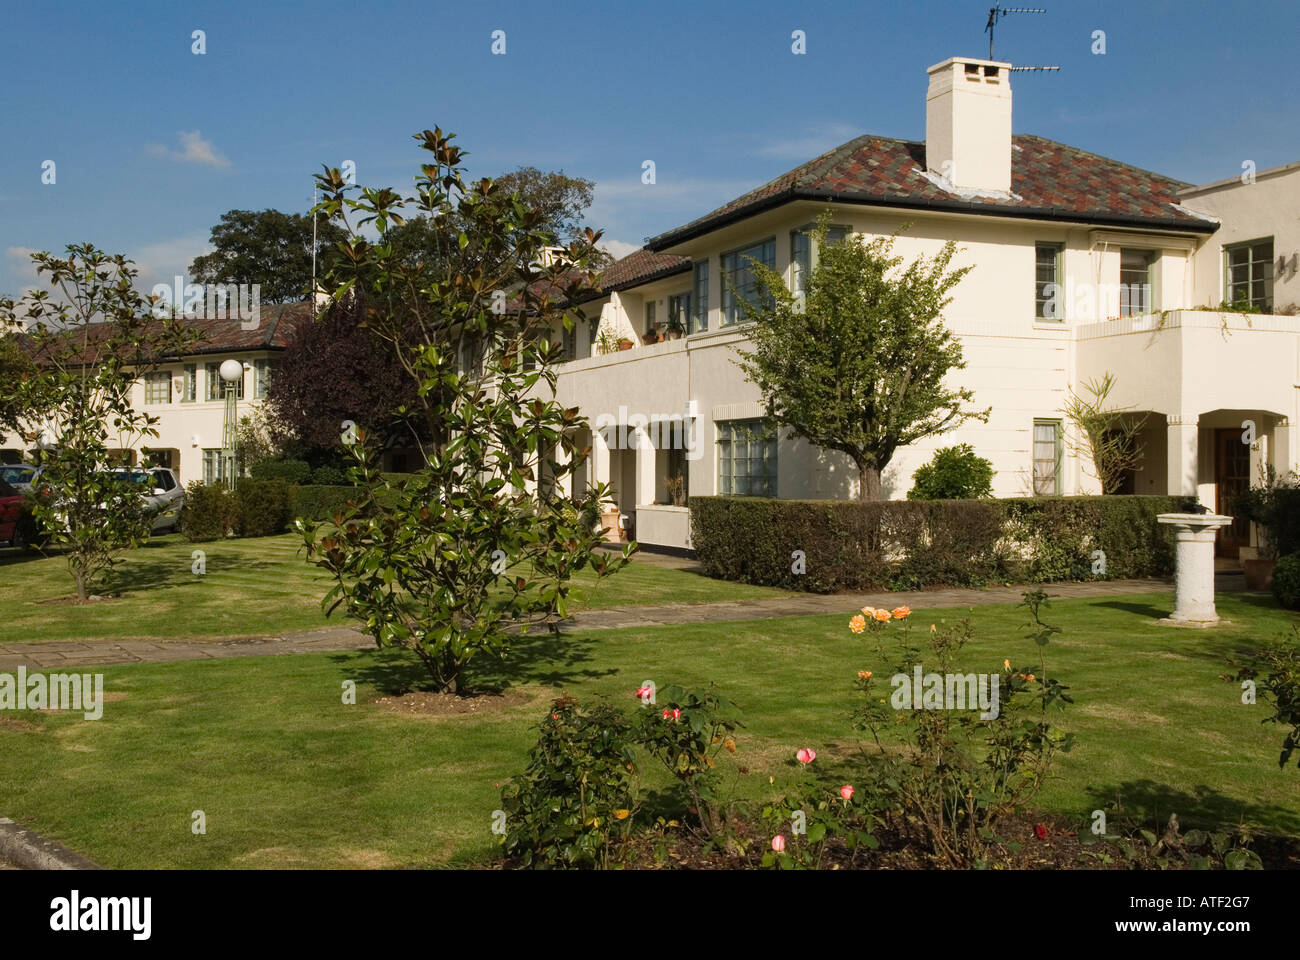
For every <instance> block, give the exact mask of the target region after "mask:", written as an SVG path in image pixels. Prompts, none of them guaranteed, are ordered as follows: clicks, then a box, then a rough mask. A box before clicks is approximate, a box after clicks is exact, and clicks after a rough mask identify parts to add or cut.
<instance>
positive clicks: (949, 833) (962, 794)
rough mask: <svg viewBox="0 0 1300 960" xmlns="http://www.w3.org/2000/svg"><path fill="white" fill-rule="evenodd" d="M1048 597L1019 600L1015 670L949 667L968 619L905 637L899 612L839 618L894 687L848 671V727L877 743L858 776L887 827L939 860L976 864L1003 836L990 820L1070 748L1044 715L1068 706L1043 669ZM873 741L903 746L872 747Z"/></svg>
mask: <svg viewBox="0 0 1300 960" xmlns="http://www.w3.org/2000/svg"><path fill="white" fill-rule="evenodd" d="M1047 603H1048V601H1047V596H1046V594H1044V593H1043V592H1042V591H1041V590H1035V591H1032V592H1029V593H1026V594H1025V595H1024V604H1023V605H1024V606H1026V607H1028V609H1029V615H1030V618H1031V619H1030V622H1029V623H1028V624H1026V626H1028V627H1029V628H1031V632H1030V633H1029V634H1028V639H1032V640H1033V641H1034V644H1035V648H1036V650H1037V656H1036V657H1035V658H1034V659H1033V660H1032V661H1030V662H1029V663H1025V664H1023V665H1013V664H1012V662H1011V660H1009V659H1006V660H1004V661H1003V662H1002V663H1001V664H996V665H995V664H994V663H989V664H987V666H988V667H989V668H992V669H990V670H989V671H988V672H985V673H983V674H977V673H966V672H964V671H963V670H961V669H959V667H958V663H959V662H962V660H963V658H962V657H961V650H962V647H963V646H964V645H965V644H967V643H969V642H970V641H971V640H973V639H974V637H973V635H972V632H971V626H970V621H969V620H962V621H960V622H958V623H956V624H945V625H944V626H943V627H942V628H941V629H934V628H931V629H930V630H924V629H923V630H922V631H921V637H920V638H914V637H913V636H912V631H911V622H910V617H911V611H910V610H908V609H907V608H905V607H900V608H898V609H896V610H894V611H892V612H888V611H875V610H872V608H870V607H867V608H865V609H864V610H863V611H862V613H861V614H855V615H854V616H853V618H852V619H851V620H850V621H849V628H850V629H851V630H852V631H853V632H854V633H859V634H861V633H864V632H865V633H867V635H868V636H870V637H871V638H872V639H873V640H875V641H876V643H875V648H876V654H877V657H878V660H877V662H878V663H880V664H881V666H882V668H883V669H882V670H881V671H880V677H879V679H880V681H884V682H888V683H889V684H890V685H891V686H893V687H894V691H893V694H892V695H889V696H888V698H887V695H886V693H885V692H883V691H880V690H878V689H877V686H878V684H877V683H875V682H873V681H875V680H876V678H875V677H874V676H873V675H872V673H871V672H868V671H863V672H862V673H860V674H859V675H858V677H859V679H858V688H859V690H860V691H861V692H862V695H863V699H864V703H863V705H862V706H861V707H860V708H859V710H858V713H857V716H856V723H857V725H858V726H859V727H860V728H862V729H865V730H870V731H871V733H872V737H873V739H874V742H875V743H876V745H877V746H878V747H879V749H878V751H877V752H875V753H874V754H872V755H871V757H870V762H871V766H870V768H869V769H868V771H867V772H868V774H869V779H870V780H873V781H874V788H875V789H876V790H878V791H879V796H880V797H881V798H882V799H884V801H885V804H886V809H887V810H888V811H889V812H890V814H891V819H892V820H893V821H894V826H895V827H896V828H897V829H898V830H899V831H901V832H902V833H903V834H904V835H905V836H907V837H908V838H909V839H910V840H911V841H912V842H914V843H917V844H918V845H920V846H922V847H923V848H924V849H926V850H927V851H928V852H929V853H930V855H931V856H933V857H934V858H935V860H936V861H938V862H940V863H942V864H944V865H946V866H949V867H954V868H958V869H968V868H971V867H978V868H982V867H986V866H987V865H988V859H989V856H990V854H991V853H993V852H994V851H995V849H996V847H997V846H998V845H999V844H1001V843H1005V841H1003V840H1001V839H1000V838H999V837H998V835H997V830H998V828H999V825H1000V824H1001V823H1002V822H1003V820H1004V818H1006V817H1008V816H1010V815H1012V814H1014V813H1015V812H1016V811H1017V810H1019V809H1022V808H1023V807H1024V806H1025V804H1027V803H1028V802H1029V801H1030V800H1031V799H1032V798H1033V797H1034V795H1035V794H1036V793H1037V791H1038V789H1039V787H1040V786H1041V785H1042V784H1043V782H1044V781H1045V780H1046V779H1047V776H1048V773H1049V772H1050V769H1051V765H1052V761H1053V759H1054V757H1055V756H1056V754H1057V753H1059V752H1065V751H1068V750H1069V749H1070V747H1071V745H1072V737H1071V736H1070V735H1067V734H1065V733H1064V732H1063V731H1061V730H1060V729H1059V728H1057V727H1056V726H1054V725H1053V724H1052V723H1050V722H1049V720H1048V708H1049V707H1051V708H1054V709H1057V710H1059V709H1064V707H1065V704H1067V703H1072V702H1073V701H1072V700H1071V698H1070V695H1069V693H1068V690H1069V688H1068V687H1066V686H1065V685H1063V684H1062V683H1061V682H1060V680H1059V679H1057V678H1056V677H1055V676H1052V677H1051V678H1049V677H1048V676H1047V667H1046V659H1045V653H1046V647H1047V644H1048V642H1049V641H1050V639H1051V637H1052V635H1053V634H1055V633H1059V632H1060V631H1059V629H1058V628H1056V627H1053V626H1049V625H1047V624H1045V623H1044V622H1043V621H1042V620H1041V619H1040V616H1039V611H1040V609H1041V608H1042V607H1044V606H1046V605H1047ZM898 621H901V623H900V622H898ZM984 656H986V657H987V656H988V653H987V652H986V653H985V654H984ZM923 671H924V677H925V681H924V694H923V695H922V693H921V691H920V690H919V689H918V690H916V691H915V692H914V691H913V685H914V678H915V681H916V684H917V685H918V686H919V685H920V676H921V675H922V672H923ZM954 681H955V682H954ZM963 683H964V684H965V685H964V686H963V685H962V684H963ZM977 689H978V697H977V696H976V690H977ZM917 696H922V701H921V702H917V700H916V697H917ZM968 697H971V698H974V699H975V700H976V702H974V703H972V702H971V701H970V700H968V699H967V698H968ZM882 736H885V737H901V740H902V743H901V745H898V746H895V745H893V744H891V746H890V747H888V748H886V747H880V744H881V738H882Z"/></svg>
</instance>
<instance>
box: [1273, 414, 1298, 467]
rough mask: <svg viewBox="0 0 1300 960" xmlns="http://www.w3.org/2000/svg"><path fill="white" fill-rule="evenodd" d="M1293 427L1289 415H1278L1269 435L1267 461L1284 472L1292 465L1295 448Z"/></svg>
mask: <svg viewBox="0 0 1300 960" xmlns="http://www.w3.org/2000/svg"><path fill="white" fill-rule="evenodd" d="M1294 434H1295V427H1294V425H1293V424H1292V422H1291V418H1290V417H1278V418H1277V420H1276V421H1274V423H1273V433H1272V436H1270V437H1269V451H1268V452H1269V462H1270V463H1272V464H1273V466H1274V467H1275V468H1276V469H1277V472H1278V473H1279V474H1284V473H1286V472H1287V471H1288V470H1290V469H1292V467H1293V466H1294V460H1295V455H1296V448H1295V446H1294V440H1295V437H1294Z"/></svg>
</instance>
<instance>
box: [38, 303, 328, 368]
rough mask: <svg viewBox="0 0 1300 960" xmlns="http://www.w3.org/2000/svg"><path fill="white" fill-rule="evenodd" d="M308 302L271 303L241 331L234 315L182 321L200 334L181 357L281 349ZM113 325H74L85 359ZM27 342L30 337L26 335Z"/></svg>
mask: <svg viewBox="0 0 1300 960" xmlns="http://www.w3.org/2000/svg"><path fill="white" fill-rule="evenodd" d="M312 316H313V309H312V304H310V303H286V304H271V305H268V306H265V307H262V308H261V322H260V323H258V325H257V326H256V327H255V328H251V329H248V330H244V329H243V328H242V324H241V322H240V321H239V320H238V318H234V319H230V320H185V321H183V323H184V325H185V326H186V327H187V328H189V329H191V330H196V331H198V333H199V334H200V337H199V339H198V340H196V341H195V342H194V343H192V344H190V345H188V346H187V347H186V349H185V356H193V355H198V354H212V353H239V352H242V351H250V350H283V349H284V348H285V346H286V345H287V343H288V341H289V337H290V336H291V335H292V334H293V332H294V330H296V329H297V328H298V327H299V326H302V325H303V324H306V323H311V322H312ZM114 328H115V325H113V324H107V323H91V324H87V325H86V326H85V327H84V328H82V327H78V328H77V329H76V331H75V333H74V335H75V336H76V337H78V338H80V337H82V336H83V335H84V336H85V337H86V340H87V359H88V360H89V361H90V362H94V360H95V359H96V358H97V356H98V351H97V346H98V344H99V343H100V342H101V341H102V340H103V339H104V338H105V337H106V336H108V335H109V334H110V332H111V331H112V330H113V329H114ZM27 342H28V343H29V344H30V343H31V341H30V338H27Z"/></svg>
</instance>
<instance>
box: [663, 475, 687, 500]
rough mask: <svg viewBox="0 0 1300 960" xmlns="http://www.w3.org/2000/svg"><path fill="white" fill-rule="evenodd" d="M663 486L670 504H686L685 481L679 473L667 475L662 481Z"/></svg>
mask: <svg viewBox="0 0 1300 960" xmlns="http://www.w3.org/2000/svg"><path fill="white" fill-rule="evenodd" d="M664 486H665V487H666V488H667V489H668V502H669V503H670V504H671V505H672V506H674V507H684V506H686V482H685V481H684V480H683V479H682V475H681V474H680V473H679V474H676V475H674V476H671V477H669V478H668V479H667V480H666V481H665V482H664Z"/></svg>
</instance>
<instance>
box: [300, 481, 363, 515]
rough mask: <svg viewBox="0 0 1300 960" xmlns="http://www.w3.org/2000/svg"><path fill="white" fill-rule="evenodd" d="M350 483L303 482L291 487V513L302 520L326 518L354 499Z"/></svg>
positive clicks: (354, 488)
mask: <svg viewBox="0 0 1300 960" xmlns="http://www.w3.org/2000/svg"><path fill="white" fill-rule="evenodd" d="M356 497H357V488H356V487H354V486H352V485H351V484H328V485H327V484H318V483H313V484H304V485H303V486H300V487H294V488H293V515H294V516H295V517H301V518H302V519H303V520H327V519H329V518H330V517H332V516H334V514H336V513H338V512H340V511H341V510H343V508H344V507H346V506H347V502H348V501H349V500H355V499H356Z"/></svg>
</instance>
